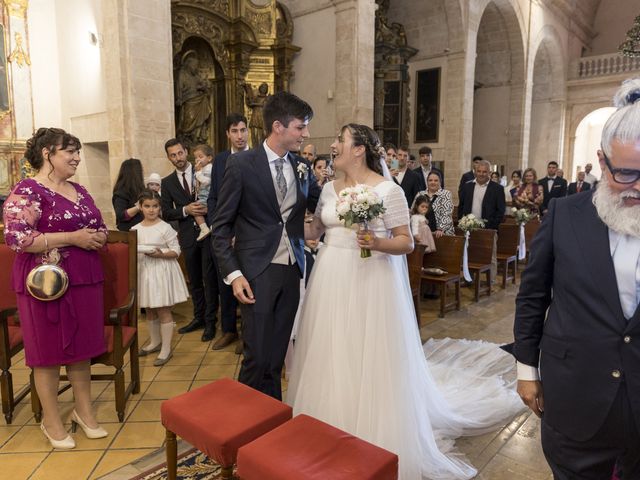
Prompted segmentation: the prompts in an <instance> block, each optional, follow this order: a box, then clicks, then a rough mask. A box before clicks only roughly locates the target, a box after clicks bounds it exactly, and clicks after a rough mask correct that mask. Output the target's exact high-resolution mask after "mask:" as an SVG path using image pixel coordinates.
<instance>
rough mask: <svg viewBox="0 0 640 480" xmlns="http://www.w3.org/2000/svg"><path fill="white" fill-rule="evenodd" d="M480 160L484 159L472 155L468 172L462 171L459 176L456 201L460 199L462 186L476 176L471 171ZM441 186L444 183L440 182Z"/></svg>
mask: <svg viewBox="0 0 640 480" xmlns="http://www.w3.org/2000/svg"><path fill="white" fill-rule="evenodd" d="M482 160H484V159H483V158H482V157H480V156H479V155H476V156H475V157H473V166H472V167H471V170H469V171H468V172H464V173H463V174H462V176H461V177H460V185H458V201H460V199H461V198H462V188H463V187H464V186H465V185H466V184H467V183H469V182H473V181H474V180H475V178H476V176H475V174H474V173H473V172H474V171H475V169H476V165H477V164H478V162H480V161H482ZM442 188H444V183H443V184H442Z"/></svg>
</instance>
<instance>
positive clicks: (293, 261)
mask: <svg viewBox="0 0 640 480" xmlns="http://www.w3.org/2000/svg"><path fill="white" fill-rule="evenodd" d="M312 116H313V110H312V109H311V107H310V106H309V104H307V103H306V102H305V101H303V100H301V99H300V98H298V97H296V96H295V95H293V94H290V93H288V92H278V93H276V94H275V95H272V96H270V97H269V98H268V99H267V101H266V102H265V105H264V107H263V118H264V125H265V130H266V133H267V139H266V140H265V141H264V143H263V144H262V145H256V146H255V147H254V148H253V149H252V150H249V151H246V152H240V153H237V154H235V155H232V156H230V157H229V158H228V159H227V165H226V169H225V174H224V177H223V179H222V186H221V187H220V194H219V197H218V205H217V207H216V212H215V216H214V221H213V228H212V235H211V236H212V238H213V246H214V251H215V254H216V258H217V260H218V265H219V266H220V270H221V272H222V275H223V276H224V278H225V282H226V283H229V284H231V287H232V288H233V293H234V295H235V297H236V298H237V299H238V301H239V302H240V304H241V307H240V308H241V311H242V325H243V332H242V338H243V341H244V352H243V353H244V355H243V361H242V367H241V369H240V374H239V376H238V380H239V381H241V382H242V383H244V384H246V385H249V386H251V387H253V388H255V389H257V390H260V391H261V392H264V393H266V394H267V395H271V396H272V397H274V398H277V399H281V398H282V389H281V383H280V376H281V372H282V365H283V362H284V358H285V354H286V352H287V347H288V344H289V338H290V335H291V329H292V328H293V321H294V317H295V314H296V311H297V309H298V302H299V297H300V279H301V278H302V274H303V272H304V268H305V260H304V217H305V212H306V210H307V207H308V205H309V203H310V201H309V200H310V199H312V198H315V201H316V202H317V199H318V198H319V195H320V188H319V187H318V184H317V182H316V179H315V177H314V176H313V173H312V171H311V169H309V168H307V167H306V164H304V163H303V162H302V159H301V158H300V157H298V156H297V155H295V154H292V153H291V152H296V151H298V150H299V149H300V145H302V142H303V141H304V140H305V139H306V138H308V136H309V129H308V123H309V120H310V119H311V117H312ZM302 165H304V166H302ZM233 237H235V242H234V244H233V245H232V242H231V241H232V238H233Z"/></svg>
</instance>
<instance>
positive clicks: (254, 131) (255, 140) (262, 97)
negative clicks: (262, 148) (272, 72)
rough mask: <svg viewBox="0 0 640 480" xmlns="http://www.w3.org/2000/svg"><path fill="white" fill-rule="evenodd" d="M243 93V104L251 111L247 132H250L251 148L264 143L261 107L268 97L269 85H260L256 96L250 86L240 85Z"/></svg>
mask: <svg viewBox="0 0 640 480" xmlns="http://www.w3.org/2000/svg"><path fill="white" fill-rule="evenodd" d="M242 87H243V88H244V91H245V94H246V95H245V102H246V104H247V107H249V109H250V110H251V119H250V120H249V131H250V132H251V146H252V147H253V148H255V147H257V146H258V145H261V144H262V142H264V120H263V118H262V107H264V102H265V101H266V100H267V97H268V96H269V85H267V84H266V83H261V84H260V86H259V87H258V93H257V94H256V93H255V92H254V91H253V88H251V85H248V84H246V83H243V84H242Z"/></svg>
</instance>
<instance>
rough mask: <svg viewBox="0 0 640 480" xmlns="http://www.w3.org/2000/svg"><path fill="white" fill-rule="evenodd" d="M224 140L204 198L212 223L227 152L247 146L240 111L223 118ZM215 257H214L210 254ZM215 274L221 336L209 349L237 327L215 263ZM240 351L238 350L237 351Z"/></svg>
mask: <svg viewBox="0 0 640 480" xmlns="http://www.w3.org/2000/svg"><path fill="white" fill-rule="evenodd" d="M225 132H226V134H227V139H228V140H229V145H230V149H229V150H225V151H224V152H220V153H218V154H217V155H216V157H215V159H214V160H213V171H212V172H211V187H210V189H209V197H208V198H207V224H209V225H213V219H214V213H215V211H216V206H217V204H218V194H219V193H220V185H221V184H222V178H223V177H224V169H225V167H226V164H227V159H228V158H229V156H230V155H232V154H234V153H238V152H243V151H245V150H248V149H249V146H248V145H247V140H248V138H249V129H248V128H247V119H246V117H245V116H244V115H242V114H241V113H231V114H229V115H227V118H226V128H225ZM214 260H215V256H214ZM215 270H216V276H217V280H218V293H219V295H220V317H221V318H220V323H221V327H222V336H221V337H220V338H218V340H216V341H215V342H214V343H213V346H212V347H211V348H212V349H213V350H222V349H223V348H226V347H227V346H229V345H230V344H232V343H233V342H235V341H236V340H237V339H238V328H237V326H236V310H237V308H238V301H237V300H236V298H235V297H234V296H233V290H231V286H229V285H227V284H226V283H224V281H223V278H222V274H221V273H220V269H219V268H218V266H217V263H216V265H215ZM238 353H241V352H238Z"/></svg>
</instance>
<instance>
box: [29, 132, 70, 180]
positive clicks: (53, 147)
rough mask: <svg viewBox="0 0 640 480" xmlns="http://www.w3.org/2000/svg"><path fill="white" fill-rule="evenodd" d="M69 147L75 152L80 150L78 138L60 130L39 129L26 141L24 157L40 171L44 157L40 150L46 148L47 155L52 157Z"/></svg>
mask: <svg viewBox="0 0 640 480" xmlns="http://www.w3.org/2000/svg"><path fill="white" fill-rule="evenodd" d="M69 146H71V147H75V149H76V150H80V149H81V148H82V143H80V140H79V139H78V137H75V136H73V135H71V134H70V133H67V132H65V131H64V130H63V129H61V128H39V129H38V130H36V131H35V132H34V133H33V136H32V137H31V138H30V139H29V140H27V149H26V150H25V152H24V156H25V158H26V159H27V160H29V163H30V164H31V166H32V167H33V168H35V169H36V170H40V169H41V168H42V166H43V165H44V160H45V158H44V156H43V155H42V149H43V148H48V149H49V154H50V155H53V154H54V153H56V152H57V151H58V149H60V150H65V149H67V148H68V147H69ZM47 161H49V159H48V158H47Z"/></svg>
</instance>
